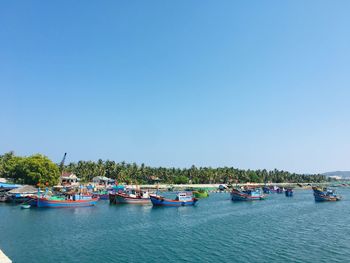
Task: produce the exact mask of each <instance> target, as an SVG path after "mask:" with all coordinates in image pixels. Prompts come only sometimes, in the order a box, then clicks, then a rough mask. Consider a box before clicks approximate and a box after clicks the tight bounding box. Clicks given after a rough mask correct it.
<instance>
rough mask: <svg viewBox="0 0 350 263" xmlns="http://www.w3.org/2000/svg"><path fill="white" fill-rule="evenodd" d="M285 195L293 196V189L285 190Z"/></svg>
mask: <svg viewBox="0 0 350 263" xmlns="http://www.w3.org/2000/svg"><path fill="white" fill-rule="evenodd" d="M285 195H286V196H287V197H292V196H293V191H285Z"/></svg>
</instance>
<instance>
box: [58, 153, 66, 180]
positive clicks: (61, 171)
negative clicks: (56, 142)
mask: <svg viewBox="0 0 350 263" xmlns="http://www.w3.org/2000/svg"><path fill="white" fill-rule="evenodd" d="M66 156H67V153H64V155H63V159H62V161H61V162H60V166H59V169H60V173H61V175H62V174H63V169H64V161H65V160H66Z"/></svg>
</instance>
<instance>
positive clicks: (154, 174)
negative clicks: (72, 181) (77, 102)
mask: <svg viewBox="0 0 350 263" xmlns="http://www.w3.org/2000/svg"><path fill="white" fill-rule="evenodd" d="M65 170H66V171H70V172H73V173H75V174H76V175H77V176H78V177H79V178H80V179H81V180H82V181H83V182H89V181H91V180H92V178H93V177H94V176H106V177H109V178H113V179H116V180H117V181H118V182H126V183H138V184H152V183H157V182H158V181H159V182H160V183H167V184H185V183H189V182H192V183H194V184H208V183H236V181H237V182H238V183H247V182H252V183H264V182H273V183H280V182H290V183H309V182H314V183H318V182H324V181H326V178H325V176H323V175H302V174H294V173H293V174H292V173H289V172H286V171H279V170H276V169H275V170H273V171H267V170H265V169H264V170H241V169H236V168H233V167H221V168H211V167H199V168H198V167H196V166H194V165H193V166H192V167H191V168H189V169H179V168H164V167H150V166H146V165H144V164H141V165H137V164H135V163H133V164H127V163H125V162H121V163H116V162H114V161H110V160H107V161H102V160H98V162H92V161H87V162H85V161H79V162H78V163H70V164H68V165H67V166H66V167H65Z"/></svg>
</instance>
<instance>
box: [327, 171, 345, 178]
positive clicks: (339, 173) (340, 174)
mask: <svg viewBox="0 0 350 263" xmlns="http://www.w3.org/2000/svg"><path fill="white" fill-rule="evenodd" d="M322 175H325V176H340V177H342V178H345V177H350V171H334V172H327V173H323V174H322Z"/></svg>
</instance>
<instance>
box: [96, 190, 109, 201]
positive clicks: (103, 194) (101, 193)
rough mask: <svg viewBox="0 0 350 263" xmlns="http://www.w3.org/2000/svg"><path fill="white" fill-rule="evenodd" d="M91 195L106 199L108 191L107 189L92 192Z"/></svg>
mask: <svg viewBox="0 0 350 263" xmlns="http://www.w3.org/2000/svg"><path fill="white" fill-rule="evenodd" d="M93 196H94V197H96V198H98V199H99V200H108V198H109V193H108V191H105V190H103V191H99V192H96V193H93Z"/></svg>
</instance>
